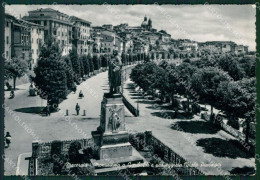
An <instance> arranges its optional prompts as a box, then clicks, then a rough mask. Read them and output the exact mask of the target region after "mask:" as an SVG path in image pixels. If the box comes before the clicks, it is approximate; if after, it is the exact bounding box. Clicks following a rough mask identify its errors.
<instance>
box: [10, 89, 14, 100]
mask: <svg viewBox="0 0 260 180" xmlns="http://www.w3.org/2000/svg"><path fill="white" fill-rule="evenodd" d="M14 96H15V95H14V90H11V92H10V97H9V99H13V98H14Z"/></svg>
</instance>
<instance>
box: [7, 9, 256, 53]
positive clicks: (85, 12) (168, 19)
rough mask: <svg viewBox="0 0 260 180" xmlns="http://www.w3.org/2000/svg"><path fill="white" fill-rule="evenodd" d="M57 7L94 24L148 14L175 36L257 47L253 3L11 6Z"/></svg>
mask: <svg viewBox="0 0 260 180" xmlns="http://www.w3.org/2000/svg"><path fill="white" fill-rule="evenodd" d="M45 7H50V8H55V9H58V10H59V11H61V12H63V13H66V14H68V15H74V16H78V17H80V18H82V19H85V20H88V21H90V22H92V25H93V26H96V25H103V24H113V25H117V24H120V23H128V24H129V25H130V26H139V25H140V24H141V23H142V21H143V18H144V16H145V15H146V16H147V17H149V18H151V19H152V24H153V27H154V28H156V29H158V30H161V29H164V30H166V31H167V32H168V33H170V34H172V38H174V39H179V38H188V37H190V38H192V39H194V40H196V41H199V42H203V41H212V40H215V41H217V40H226V41H234V42H236V43H239V44H241V43H243V44H244V45H248V46H249V49H250V50H255V46H256V43H255V38H256V30H255V21H256V17H255V15H256V9H255V8H253V7H252V5H162V6H159V5H50V6H48V5H11V6H10V8H12V9H13V10H14V12H16V13H18V14H21V15H25V14H27V12H28V11H29V10H35V9H37V8H45Z"/></svg>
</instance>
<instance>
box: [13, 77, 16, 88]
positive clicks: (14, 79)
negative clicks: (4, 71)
mask: <svg viewBox="0 0 260 180" xmlns="http://www.w3.org/2000/svg"><path fill="white" fill-rule="evenodd" d="M13 81H14V84H13V85H14V87H13V89H14V91H15V85H16V77H15V76H14V77H13Z"/></svg>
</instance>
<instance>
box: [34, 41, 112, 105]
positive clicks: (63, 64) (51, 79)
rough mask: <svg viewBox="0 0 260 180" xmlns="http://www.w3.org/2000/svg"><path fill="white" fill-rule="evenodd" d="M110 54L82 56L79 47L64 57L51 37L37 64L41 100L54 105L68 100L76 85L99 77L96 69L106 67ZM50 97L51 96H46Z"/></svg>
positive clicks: (36, 70)
mask: <svg viewBox="0 0 260 180" xmlns="http://www.w3.org/2000/svg"><path fill="white" fill-rule="evenodd" d="M110 58H111V56H110V55H107V54H106V55H102V56H97V55H94V56H91V55H90V54H88V55H82V56H79V55H78V53H77V50H76V49H75V48H73V49H72V51H70V53H69V55H67V56H62V49H61V48H60V47H59V45H58V44H57V43H55V42H54V41H53V39H52V38H48V39H47V40H46V42H45V44H44V45H43V46H42V47H41V49H40V55H39V59H38V62H37V65H36V66H35V68H34V73H35V76H34V77H32V81H33V82H34V84H35V86H36V87H37V88H38V89H39V90H40V91H42V92H44V93H42V94H44V95H45V96H43V95H41V98H44V99H47V101H48V103H49V104H50V105H52V104H54V103H55V104H57V105H58V104H59V100H60V99H65V98H66V96H67V94H68V92H70V91H75V89H76V84H79V83H81V81H82V79H84V78H86V77H89V76H91V75H94V74H95V70H100V69H101V68H106V67H107V65H108V62H109V60H110ZM46 95H47V96H46Z"/></svg>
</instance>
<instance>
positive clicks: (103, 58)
mask: <svg viewBox="0 0 260 180" xmlns="http://www.w3.org/2000/svg"><path fill="white" fill-rule="evenodd" d="M100 59H101V67H103V68H105V67H107V65H108V56H107V55H103V56H101V57H100Z"/></svg>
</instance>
